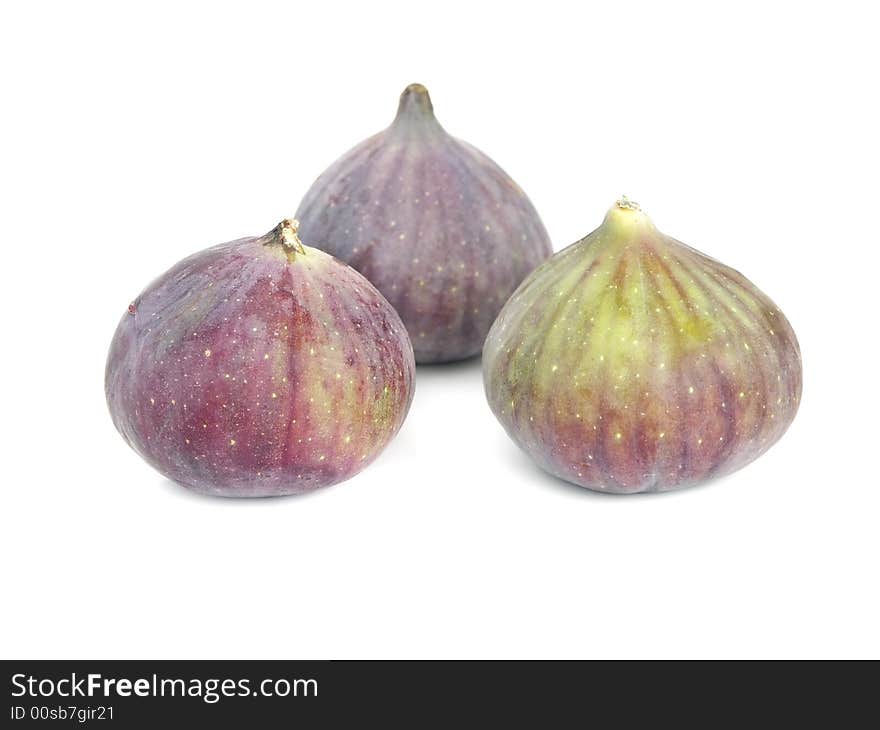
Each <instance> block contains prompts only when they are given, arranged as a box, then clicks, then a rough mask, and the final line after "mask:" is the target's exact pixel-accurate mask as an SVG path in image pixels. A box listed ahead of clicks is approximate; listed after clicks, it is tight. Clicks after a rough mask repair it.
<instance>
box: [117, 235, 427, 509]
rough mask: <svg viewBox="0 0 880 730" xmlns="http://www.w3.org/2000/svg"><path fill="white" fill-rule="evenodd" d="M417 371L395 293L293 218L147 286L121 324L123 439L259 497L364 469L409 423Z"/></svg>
mask: <svg viewBox="0 0 880 730" xmlns="http://www.w3.org/2000/svg"><path fill="white" fill-rule="evenodd" d="M414 377H415V362H414V360H413V352H412V346H411V344H410V342H409V338H408V337H407V334H406V330H405V329H404V327H403V323H402V322H401V321H400V318H399V317H398V315H397V313H396V312H395V311H394V309H393V308H392V307H391V305H390V304H388V302H387V301H386V300H385V299H384V298H383V297H382V295H381V294H379V292H378V291H376V289H375V288H374V287H373V286H372V285H371V284H370V283H369V282H368V281H367V280H366V279H365V278H364V277H363V276H361V275H360V274H358V273H357V272H356V271H354V269H352V268H350V267H348V266H346V265H345V264H343V263H341V262H340V261H337V260H336V259H334V258H333V257H332V256H328V255H327V254H326V253H324V252H323V251H318V250H317V249H314V248H310V247H308V246H303V245H302V243H301V242H300V240H299V238H298V237H297V233H296V221H284V222H283V223H281V224H279V225H278V226H277V227H276V228H275V229H274V230H273V231H272V232H270V233H268V234H267V235H265V236H262V237H259V238H243V239H239V240H237V241H231V242H230V243H224V244H221V245H219V246H214V247H213V248H209V249H206V250H204V251H201V252H200V253H197V254H195V255H193V256H190V257H189V258H187V259H184V260H183V261H181V262H180V263H178V264H177V265H176V266H175V267H173V268H172V269H170V270H169V271H167V272H166V273H165V274H163V275H162V276H160V277H159V278H158V279H157V280H156V281H154V282H153V283H152V284H150V286H148V287H147V289H146V290H145V291H144V292H143V293H142V294H141V295H140V296H139V297H138V298H137V299H136V300H135V301H134V302H133V303H132V304H131V305H130V306H129V308H128V311H127V312H126V313H125V314H124V315H123V317H122V321H121V322H120V323H119V327H118V328H117V330H116V334H115V336H114V338H113V343H112V345H111V347H110V355H109V358H108V360H107V372H106V393H107V403H108V405H109V407H110V414H111V415H112V417H113V422H114V424H115V425H116V428H117V429H118V430H119V432H120V433H121V434H122V436H123V438H125V440H126V441H127V442H128V444H129V445H130V446H131V447H132V448H133V449H134V450H135V451H137V452H138V453H139V454H140V455H141V456H142V457H143V458H144V459H145V460H146V461H147V462H149V464H150V465H152V466H153V467H155V468H156V469H157V470H158V471H160V472H161V473H162V474H164V475H165V476H167V477H168V478H170V479H173V480H174V481H176V482H178V483H180V484H182V485H183V486H185V487H188V488H190V489H193V490H195V491H198V492H205V493H210V494H217V495H223V496H229V497H262V496H273V495H283V494H297V493H300V492H306V491H309V490H312V489H317V488H318V487H324V486H327V485H330V484H335V483H337V482H340V481H342V480H344V479H347V478H349V477H351V476H352V475H354V474H356V473H357V472H359V471H360V470H361V469H363V468H364V467H365V466H366V465H367V464H369V463H370V462H371V461H372V460H373V459H374V458H375V457H376V456H377V455H378V454H379V453H380V452H381V451H382V449H383V448H385V446H386V445H387V444H388V442H389V441H390V440H391V438H392V437H393V436H394V434H395V433H397V431H398V429H399V428H400V426H401V424H402V423H403V420H404V418H405V417H406V413H407V410H408V409H409V405H410V402H411V400H412V396H413V383H414Z"/></svg>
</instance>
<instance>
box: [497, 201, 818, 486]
mask: <svg viewBox="0 0 880 730" xmlns="http://www.w3.org/2000/svg"><path fill="white" fill-rule="evenodd" d="M483 376H484V383H485V388H486V396H487V398H488V401H489V405H490V406H491V408H492V411H493V412H494V413H495V416H496V417H497V418H498V420H499V421H501V423H502V425H503V426H504V428H505V429H506V430H507V432H508V434H509V435H510V436H511V437H512V438H513V440H514V441H515V442H516V443H517V444H518V445H519V446H520V447H521V448H522V449H523V450H524V451H526V452H527V453H528V454H529V455H530V456H531V457H532V458H533V459H534V460H535V461H536V462H537V463H538V464H539V465H540V466H541V467H542V468H544V469H545V470H547V471H548V472H550V473H551V474H554V475H556V476H557V477H560V478H562V479H565V480H567V481H569V482H573V483H575V484H578V485H580V486H583V487H588V488H590V489H596V490H601V491H606V492H619V493H632V492H649V491H664V490H670V489H677V488H680V487H685V486H688V485H693V484H697V483H700V482H703V481H705V480H707V479H710V478H712V477H715V476H719V475H722V474H727V473H730V472H732V471H734V470H736V469H739V468H740V467H743V466H745V465H746V464H748V463H749V462H751V461H752V460H753V459H755V458H757V457H758V456H760V455H761V454H762V453H763V452H764V451H766V450H767V449H768V448H770V446H772V445H773V444H774V443H775V442H776V441H777V440H778V439H779V438H780V437H781V436H782V434H783V433H784V432H785V430H786V429H787V428H788V426H789V424H790V423H791V422H792V420H793V419H794V416H795V413H796V412H797V408H798V403H799V401H800V396H801V378H802V373H801V355H800V349H799V347H798V342H797V339H796V338H795V334H794V331H793V330H792V328H791V325H789V323H788V320H786V318H785V316H784V315H783V314H782V312H781V311H779V309H778V308H777V307H776V305H775V304H774V303H773V302H772V301H770V299H769V298H768V297H767V296H766V295H764V294H763V293H761V292H760V291H759V290H758V289H757V288H756V287H755V286H754V284H752V283H751V282H750V281H748V279H746V278H745V277H744V276H743V275H742V274H740V273H739V272H737V271H734V270H733V269H731V268H729V267H727V266H725V265H723V264H721V263H719V262H718V261H715V260H714V259H712V258H709V257H708V256H704V255H703V254H701V253H700V252H698V251H696V250H694V249H692V248H690V247H688V246H686V245H684V244H682V243H680V242H678V241H676V240H674V239H672V238H669V237H668V236H665V235H663V234H662V233H660V231H658V230H657V229H656V228H655V227H654V225H653V224H652V223H651V221H650V220H649V219H648V217H647V216H646V215H645V214H644V213H643V212H642V211H641V210H640V209H639V208H638V206H637V205H635V204H634V203H632V202H631V201H628V200H626V199H625V198H624V199H622V200H621V201H620V202H618V203H617V204H616V205H615V206H613V207H612V208H611V210H610V211H609V212H608V215H607V216H606V217H605V221H604V222H603V223H602V225H601V226H600V227H599V228H598V229H597V230H595V231H593V232H592V233H591V234H590V235H588V236H587V237H586V238H584V239H582V240H581V241H578V242H577V243H575V244H573V245H571V246H569V247H568V248H566V249H564V250H563V251H560V252H559V253H557V254H556V255H555V256H553V257H552V258H551V259H550V260H549V261H547V262H546V263H544V264H543V265H542V266H541V267H539V268H538V269H537V270H536V271H535V272H533V273H532V274H531V276H529V277H528V278H527V279H526V280H525V281H524V282H523V284H522V285H521V286H520V287H519V289H518V290H517V291H516V292H515V293H514V295H513V296H512V297H511V299H510V301H509V302H508V303H507V304H506V305H505V307H504V309H503V310H502V311H501V314H500V315H499V316H498V319H497V320H496V321H495V324H494V325H493V326H492V329H491V331H490V332H489V335H488V337H487V339H486V345H485V347H484V350H483Z"/></svg>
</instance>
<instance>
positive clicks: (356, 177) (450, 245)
mask: <svg viewBox="0 0 880 730" xmlns="http://www.w3.org/2000/svg"><path fill="white" fill-rule="evenodd" d="M297 218H298V219H299V220H300V221H301V224H302V232H303V235H304V237H305V238H306V240H308V241H312V242H314V243H315V245H318V246H321V247H322V248H323V249H324V250H325V251H327V252H328V253H331V254H333V255H334V256H336V257H338V258H340V259H342V260H343V261H345V262H347V263H349V264H350V265H351V266H353V267H354V268H356V269H357V270H358V271H360V272H361V273H362V274H363V275H364V276H366V277H367V278H368V279H369V280H370V281H371V282H373V284H375V286H376V287H377V288H378V289H379V291H381V292H382V294H384V295H385V297H386V298H387V299H388V301H389V302H391V304H392V305H394V308H395V309H397V311H398V313H399V314H400V317H401V319H403V322H404V324H405V325H406V328H407V330H408V331H409V334H410V337H411V339H412V342H413V348H414V349H415V355H416V361H417V362H419V363H435V362H447V361H451V360H461V359H463V358H467V357H470V356H472V355H476V354H478V353H479V352H480V350H481V349H482V347H483V341H484V339H485V337H486V333H487V332H488V331H489V327H490V326H491V324H492V321H493V320H494V319H495V316H496V315H497V314H498V312H499V311H500V309H501V307H502V306H503V304H504V302H505V301H507V298H508V296H510V294H511V292H513V290H514V289H515V288H516V287H517V285H518V284H519V283H520V282H521V281H522V280H523V278H524V277H525V276H526V275H527V274H528V273H529V272H530V271H532V269H534V268H535V266H537V265H538V264H539V263H541V262H542V261H543V260H544V259H546V258H547V257H548V256H549V255H550V254H551V253H552V248H551V245H550V240H549V238H548V237H547V232H546V231H545V230H544V226H543V224H542V223H541V219H540V218H539V217H538V214H537V212H536V211H535V209H534V207H533V206H532V204H531V202H529V199H528V198H527V197H526V195H525V193H524V192H523V191H522V190H521V189H520V188H519V186H518V185H517V184H516V183H515V182H513V180H511V179H510V178H509V177H508V176H507V174H505V172H504V171H503V170H502V169H501V168H500V167H498V165H496V164H495V163H494V162H492V160H490V159H489V158H488V157H486V155H484V154H483V153H482V152H480V151H479V150H477V149H475V148H474V147H471V146H470V145H469V144H466V143H465V142H461V141H459V140H457V139H454V138H453V137H451V136H449V134H447V133H446V131H445V130H444V129H443V127H441V126H440V123H439V122H438V121H437V119H436V118H435V117H434V109H433V106H432V105H431V100H430V98H429V96H428V90H427V89H426V88H425V87H424V86H422V85H421V84H412V85H411V86H408V87H407V88H406V90H404V92H403V94H402V95H401V97H400V107H399V109H398V111H397V117H396V118H395V120H394V122H393V123H392V124H391V126H390V127H388V129H386V130H385V131H384V132H380V133H379V134H377V135H375V136H373V137H370V138H369V139H367V140H366V141H364V142H362V143H361V144H360V145H358V146H357V147H355V148H354V149H353V150H351V151H350V152H348V153H347V154H345V155H344V156H343V157H341V158H340V159H339V160H337V161H336V162H335V163H333V164H332V165H331V166H330V167H329V168H328V169H327V170H326V171H325V172H324V173H323V174H322V175H321V176H320V177H319V178H318V179H317V181H316V182H315V183H314V184H313V185H312V187H311V189H310V190H309V191H308V193H306V196H305V198H303V201H302V203H301V204H300V206H299V210H298V211H297Z"/></svg>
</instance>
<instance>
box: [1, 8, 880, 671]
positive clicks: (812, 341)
mask: <svg viewBox="0 0 880 730" xmlns="http://www.w3.org/2000/svg"><path fill="white" fill-rule="evenodd" d="M875 13H876V10H875V7H874V6H872V4H871V3H867V2H866V3H863V4H858V3H853V2H838V3H835V4H834V5H833V9H828V10H822V9H819V6H818V4H817V5H815V6H814V4H812V3H792V4H790V5H789V4H782V3H768V2H760V3H748V2H740V3H736V4H735V5H730V7H729V9H726V10H725V9H722V8H720V7H715V4H710V3H705V4H704V3H693V4H682V3H641V2H635V1H634V0H630V2H627V3H622V2H615V3H611V2H606V3H602V4H601V5H598V6H595V7H588V6H587V4H585V3H555V2H548V1H547V0H545V1H543V2H540V3H535V4H516V3H512V2H505V3H477V2H466V3H458V2H450V1H448V0H447V1H445V2H442V3H437V2H435V3H430V4H421V3H415V2H402V3H390V2H379V1H377V0H374V1H373V2H369V3H351V4H342V3H334V2H310V3H302V4H298V3H290V2H288V3H283V4H282V3H277V4H270V3H262V2H254V1H253V0H251V1H249V2H246V3H245V2H243V3H239V4H237V5H234V4H227V3H217V2H212V3H204V4H196V3H186V2H173V3H162V2H155V1H154V2H150V3H141V4H139V5H138V4H135V3H116V2H108V3H95V2H77V3H61V2H58V3H45V2H32V3H15V4H13V3H8V4H4V5H3V9H2V11H0V68H2V74H3V78H2V99H0V103H2V106H3V110H2V113H0V126H2V134H0V148H2V157H0V201H2V202H0V216H2V221H0V222H2V244H0V245H2V251H3V257H2V271H3V274H4V276H3V285H2V287H0V297H2V316H3V330H4V332H3V337H2V340H0V342H2V359H0V367H2V384H3V389H2V395H0V403H2V420H0V423H2V426H0V428H2V453H3V459H4V471H3V477H2V507H0V520H2V524H0V562H2V586H3V588H2V591H3V594H4V597H3V599H2V601H0V613H2V621H0V653H2V655H3V656H4V657H7V658H13V657H16V658H22V657H33V658H44V657H59V658H65V657H83V658H90V657H105V658H136V657H177V658H184V657H185V658H211V657H228V658H269V657H275V658H327V657H329V658H335V657H424V658H431V657H523V658H524V657H746V656H758V657H779V656H788V657H826V656H838V657H856V656H860V657H868V656H873V657H877V656H880V630H878V620H877V617H878V614H880V589H878V557H880V536H878V522H880V484H878V479H877V471H878V470H877V465H876V463H877V462H876V459H877V454H878V447H877V443H876V442H877V437H878V426H877V422H878V415H877V414H878V396H877V383H878V375H877V369H878V364H877V361H878V357H877V355H878V353H877V315H876V312H877V266H878V263H880V256H878V250H880V249H878V246H880V236H878V213H877V212H878V206H880V195H878V192H880V191H878V187H880V185H878V179H880V170H878V166H880V155H878V129H880V115H878V107H877V104H878V101H877V99H878V82H877V71H878V68H880V54H878V51H877V35H876V33H877V27H878V18H877V16H876V15H875ZM413 81H419V82H422V83H424V84H426V85H427V86H428V88H429V89H430V90H431V93H432V97H433V100H434V106H435V109H436V111H437V115H438V118H439V119H440V121H441V123H442V124H444V126H445V127H446V128H447V130H449V131H450V132H451V133H452V134H454V135H456V136H459V137H461V138H463V139H466V140H468V141H469V142H471V143H473V144H475V145H476V146H478V147H480V148H482V149H483V150H484V151H485V152H487V153H488V154H489V155H490V156H491V157H493V158H494V159H495V160H496V161H497V162H499V164H501V165H502V166H503V167H504V168H505V169H506V170H507V171H508V172H509V173H510V174H511V175H512V176H513V178H514V179H515V180H516V181H518V182H519V183H520V185H522V187H523V188H524V189H525V190H526V191H527V192H528V194H529V195H530V197H531V199H532V201H533V202H534V203H535V205H536V207H537V208H538V210H539V211H540V212H541V215H542V217H543V220H544V223H545V224H546V226H547V228H548V230H549V232H550V235H551V238H552V239H553V242H554V245H555V248H556V249H557V250H558V249H561V248H563V247H564V246H566V245H568V244H569V243H571V242H573V241H575V240H576V239H578V238H580V237H582V236H583V235H585V234H586V233H588V232H589V231H591V230H592V229H593V228H595V227H596V226H597V225H598V224H599V223H600V221H601V220H602V216H603V215H604V213H605V211H606V209H607V208H608V206H610V205H611V204H612V202H613V201H614V200H615V198H616V197H618V196H619V195H620V194H621V193H626V194H627V195H629V196H630V197H632V198H634V199H635V200H638V201H639V202H640V203H641V204H642V206H643V208H644V209H645V210H646V211H647V212H648V214H649V215H650V216H651V217H652V218H653V219H654V221H655V223H656V224H657V225H658V227H659V228H660V229H661V230H663V231H665V232H666V233H669V234H670V235H673V236H675V237H677V238H679V239H681V240H683V241H685V242H687V243H690V244H691V245H693V246H696V247H697V248H699V249H701V250H703V251H704V252H706V253H708V254H710V255H713V256H715V257H716V258H719V259H721V260H722V261H724V262H725V263H728V264H730V265H732V266H734V267H736V268H738V269H740V270H741V271H743V272H744V273H745V274H746V275H747V276H749V277H750V278H751V279H752V280H753V281H754V282H755V283H756V284H758V286H760V287H761V288H762V289H764V290H765V291H766V292H767V293H769V294H770V296H771V297H773V299H774V300H775V301H776V302H777V303H778V304H779V305H780V306H781V307H782V309H783V311H784V312H785V313H786V314H787V315H788V317H789V319H790V320H791V322H792V324H793V325H794V328H795V330H796V331H797V333H798V335H799V338H800V342H801V347H802V351H803V360H804V377H805V381H804V397H803V405H802V407H801V411H800V413H799V415H798V417H797V419H796V421H795V423H794V424H793V426H792V428H791V429H790V431H789V432H788V434H787V435H786V436H785V437H784V438H783V439H782V441H781V442H780V443H779V444H778V445H777V446H775V447H774V448H773V449H772V450H771V451H770V452H768V453H767V454H766V455H765V456H764V457H762V458H761V459H759V460H758V461H757V462H755V463H754V464H752V465H751V466H749V467H747V468H746V469H744V470H743V471H741V472H739V473H737V474H735V475H733V476H731V477H728V478H726V479H723V480H721V481H718V482H716V483H713V484H711V485H708V486H705V487H700V488H696V489H692V490H689V491H685V492H679V493H673V494H668V495H659V496H657V495H655V496H651V495H648V496H640V497H616V498H615V497H608V496H601V495H595V494H592V493H590V492H588V491H586V490H583V489H579V488H576V487H573V486H569V485H566V484H564V483H562V482H560V481H557V480H555V479H553V478H550V477H548V476H545V475H544V474H542V473H541V472H540V471H538V470H537V469H536V468H535V467H534V466H532V464H531V462H530V461H529V460H528V458H527V457H525V456H524V455H523V454H521V453H520V452H519V451H518V450H517V449H516V447H515V446H514V445H513V444H512V443H511V442H510V441H509V440H508V438H507V437H506V435H505V434H504V432H503V430H502V429H501V427H500V426H499V425H498V424H497V423H496V421H495V420H494V418H493V416H492V415H491V413H490V411H489V409H488V407H487V406H486V404H485V401H484V398H483V394H482V383H481V373H480V369H479V363H478V362H470V363H466V364H463V365H457V366H451V367H432V368H420V369H419V372H418V386H417V393H416V398H415V401H414V403H413V406H412V410H411V412H410V415H409V418H408V420H407V421H406V423H405V425H404V427H403V429H402V431H401V433H400V435H399V436H398V438H397V439H396V440H395V441H394V442H393V444H392V445H391V446H390V447H389V448H388V449H387V451H386V452H385V453H384V454H383V455H382V456H381V457H380V459H379V460H378V461H377V462H376V463H375V464H374V465H373V466H371V467H370V468H369V469H368V470H366V471H365V472H363V473H362V474H361V475H359V476H357V477H355V478H354V479H352V480H351V481H349V482H346V483H344V484H342V485H339V486H336V487H332V488H329V489H326V490H323V491H321V492H318V493H315V494H312V495H309V496H306V497H300V498H287V499H275V500H258V501H241V500H238V501H232V500H222V499H210V498H205V497H199V496H195V495H192V494H190V493H188V492H187V491H185V490H183V489H182V488H179V487H176V486H174V485H173V484H171V483H170V482H168V481H167V480H165V479H164V478H163V477H161V476H160V475H159V474H157V473H155V472H154V471H152V470H151V469H150V468H149V467H148V466H146V465H145V464H144V463H143V462H142V461H141V460H140V459H139V458H138V457H137V456H136V455H135V454H134V452H132V451H130V450H129V449H128V448H127V447H126V445H125V444H124V442H123V441H122V439H121V438H120V437H119V436H118V435H117V434H116V432H115V431H114V429H113V426H112V424H111V422H110V418H109V416H108V414H107V412H106V406H105V403H104V394H103V372H104V360H105V356H106V350H107V347H108V345H109V342H110V338H111V336H112V334H113V330H114V328H115V327H116V324H117V321H118V320H119V318H120V316H121V314H122V312H123V311H124V309H125V307H126V306H127V305H128V303H129V302H130V301H131V300H132V299H133V298H134V297H135V296H136V295H137V294H138V293H139V292H140V290H141V289H142V288H143V287H144V286H145V285H146V284H147V283H148V282H149V281H150V280H151V279H152V278H153V277H155V276H156V275H158V274H159V273H161V272H162V271H164V270H165V269H167V268H168V267H169V266H170V265H171V264H173V263H174V262H175V261H177V260H178V259H180V258H182V257H183V256H184V255H187V254H189V253H191V252H194V251H196V250H198V249H200V248H203V247H206V246H209V245H212V244H215V243H219V242H221V241H226V240H230V239H233V238H237V237H240V236H244V235H250V234H260V233H263V232H265V231H267V230H268V229H270V228H271V227H272V226H273V225H274V224H275V223H276V222H277V221H278V220H279V219H280V218H281V217H283V216H286V215H291V214H292V213H293V212H294V211H295V210H296V207H297V204H298V202H299V199H300V197H301V196H302V194H303V193H304V192H305V191H306V189H307V188H308V186H309V185H310V184H311V183H312V181H313V180H314V178H315V177H316V176H317V175H318V174H319V173H320V172H321V171H322V170H323V169H324V168H325V167H326V166H327V165H329V164H330V163H331V162H332V161H333V160H334V159H336V158H337V157H338V156H339V155H341V154H342V153H343V152H345V151H346V150H347V149H348V148H349V147H351V146H352V145H354V144H355V143H357V142H359V141H360V140H361V139H363V138H365V137H366V136H368V135H370V134H372V133H374V132H377V131H379V130H380V129H382V128H383V127H384V126H386V125H387V124H388V123H389V122H390V121H391V118H392V117H393V115H394V112H395V111H396V105H397V97H398V94H399V93H400V91H401V90H402V89H403V88H404V86H405V85H406V84H407V83H410V82H413Z"/></svg>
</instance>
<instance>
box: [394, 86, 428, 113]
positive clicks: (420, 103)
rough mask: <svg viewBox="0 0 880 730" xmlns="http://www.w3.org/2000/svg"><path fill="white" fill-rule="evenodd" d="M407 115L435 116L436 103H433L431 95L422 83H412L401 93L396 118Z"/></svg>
mask: <svg viewBox="0 0 880 730" xmlns="http://www.w3.org/2000/svg"><path fill="white" fill-rule="evenodd" d="M407 116H417V117H428V118H433V117H434V105H433V104H432V103H431V95H430V94H429V93H428V90H427V89H426V88H425V87H424V86H422V85H421V84H410V85H409V86H407V87H406V88H405V89H404V90H403V93H402V94H401V95H400V104H399V105H398V107H397V117H395V119H401V118H404V117H407Z"/></svg>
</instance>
